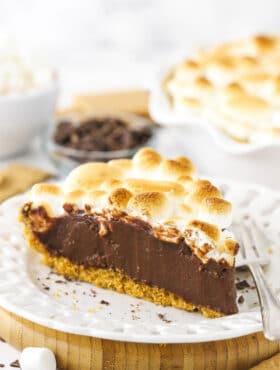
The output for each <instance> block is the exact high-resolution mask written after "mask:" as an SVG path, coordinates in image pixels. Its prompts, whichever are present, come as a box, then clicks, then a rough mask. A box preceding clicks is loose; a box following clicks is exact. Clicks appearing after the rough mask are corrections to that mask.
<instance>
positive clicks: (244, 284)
mask: <svg viewBox="0 0 280 370" xmlns="http://www.w3.org/2000/svg"><path fill="white" fill-rule="evenodd" d="M235 285H236V289H238V290H243V289H246V288H250V285H249V284H248V282H247V280H241V281H239V282H238V283H236V284H235Z"/></svg>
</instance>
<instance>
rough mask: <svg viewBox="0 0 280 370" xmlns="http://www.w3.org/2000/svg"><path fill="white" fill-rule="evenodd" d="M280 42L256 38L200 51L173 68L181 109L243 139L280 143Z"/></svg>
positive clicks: (169, 84) (171, 89) (168, 87)
mask: <svg viewBox="0 0 280 370" xmlns="http://www.w3.org/2000/svg"><path fill="white" fill-rule="evenodd" d="M279 65H280V38H276V37H268V36H255V37H252V38H249V39H246V40H242V41H237V42H228V43H225V44H222V45H219V46H216V47H214V48H211V49H209V50H204V51H201V52H198V53H197V54H196V55H194V56H193V57H192V58H191V59H189V60H187V61H184V62H182V63H180V64H178V65H177V66H175V68H174V69H173V70H172V72H171V73H170V74H169V76H168V78H167V79H166V81H165V85H164V86H165V91H166V92H167V94H168V96H169V97H170V99H171V101H172V104H173V107H174V109H175V110H176V111H178V112H181V113H183V114H190V115H193V114H195V115H196V116H198V117H200V118H204V119H206V120H208V121H210V122H212V123H214V124H216V125H217V126H218V127H220V128H221V129H222V130H223V131H225V132H226V133H228V134H229V135H230V136H232V137H233V138H235V139H237V140H241V141H247V142H248V141H251V142H260V141H262V142H265V141H267V142H271V141H275V140H276V141H279V140H280V130H279V129H280V77H279Z"/></svg>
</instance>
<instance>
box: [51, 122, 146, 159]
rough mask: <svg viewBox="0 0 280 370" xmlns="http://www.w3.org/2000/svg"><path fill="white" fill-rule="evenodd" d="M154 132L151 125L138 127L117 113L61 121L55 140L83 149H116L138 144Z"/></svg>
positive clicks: (58, 142)
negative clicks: (110, 115)
mask: <svg viewBox="0 0 280 370" xmlns="http://www.w3.org/2000/svg"><path fill="white" fill-rule="evenodd" d="M151 136H152V130H151V128H150V127H146V126H140V127H135V126H134V125H130V124H128V123H127V122H125V121H124V120H121V119H119V118H117V117H104V118H91V119H89V120H88V121H86V122H82V123H79V124H77V123H74V122H71V121H70V120H69V121H65V120H64V121H61V122H60V123H59V124H58V125H57V128H56V131H55V133H54V137H53V139H54V141H55V143H57V144H59V145H62V146H65V147H68V148H72V149H77V150H84V151H104V152H107V151H114V150H122V149H130V148H135V147H137V146H139V145H141V144H144V143H145V142H146V141H147V140H148V139H149V138H150V137H151Z"/></svg>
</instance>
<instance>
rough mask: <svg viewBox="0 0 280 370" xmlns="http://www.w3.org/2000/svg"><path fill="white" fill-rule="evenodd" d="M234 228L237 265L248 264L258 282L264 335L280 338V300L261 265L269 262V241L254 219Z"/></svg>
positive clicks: (272, 338)
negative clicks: (267, 248)
mask: <svg viewBox="0 0 280 370" xmlns="http://www.w3.org/2000/svg"><path fill="white" fill-rule="evenodd" d="M232 229H233V232H234V234H235V236H236V239H237V240H238V241H239V243H240V251H239V253H238V256H237V261H236V266H237V267H239V266H248V267H249V269H250V271H251V273H252V275H253V278H254V281H255V284H256V288H257V292H258V296H259V301H260V307H261V314H262V321H263V331H264V335H265V337H266V338H267V339H269V340H279V339H280V301H279V300H278V299H277V298H276V296H275V294H274V293H273V292H272V290H271V288H270V286H269V285H268V283H267V281H266V279H265V276H264V273H263V270H262V267H261V266H264V265H266V264H268V263H269V256H268V254H267V253H266V252H264V248H263V246H264V244H265V243H267V242H266V241H265V239H264V236H263V235H262V233H261V231H260V230H259V228H258V226H257V225H256V223H255V222H254V221H252V220H248V221H245V222H244V223H243V224H242V226H241V225H240V226H237V225H236V224H235V225H233V227H232ZM279 268H280V266H279Z"/></svg>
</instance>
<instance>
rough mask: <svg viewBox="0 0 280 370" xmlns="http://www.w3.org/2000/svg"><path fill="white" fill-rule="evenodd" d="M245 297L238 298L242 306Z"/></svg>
mask: <svg viewBox="0 0 280 370" xmlns="http://www.w3.org/2000/svg"><path fill="white" fill-rule="evenodd" d="M244 300H245V299H244V297H243V295H241V296H240V297H239V298H238V303H240V304H242V303H244Z"/></svg>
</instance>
